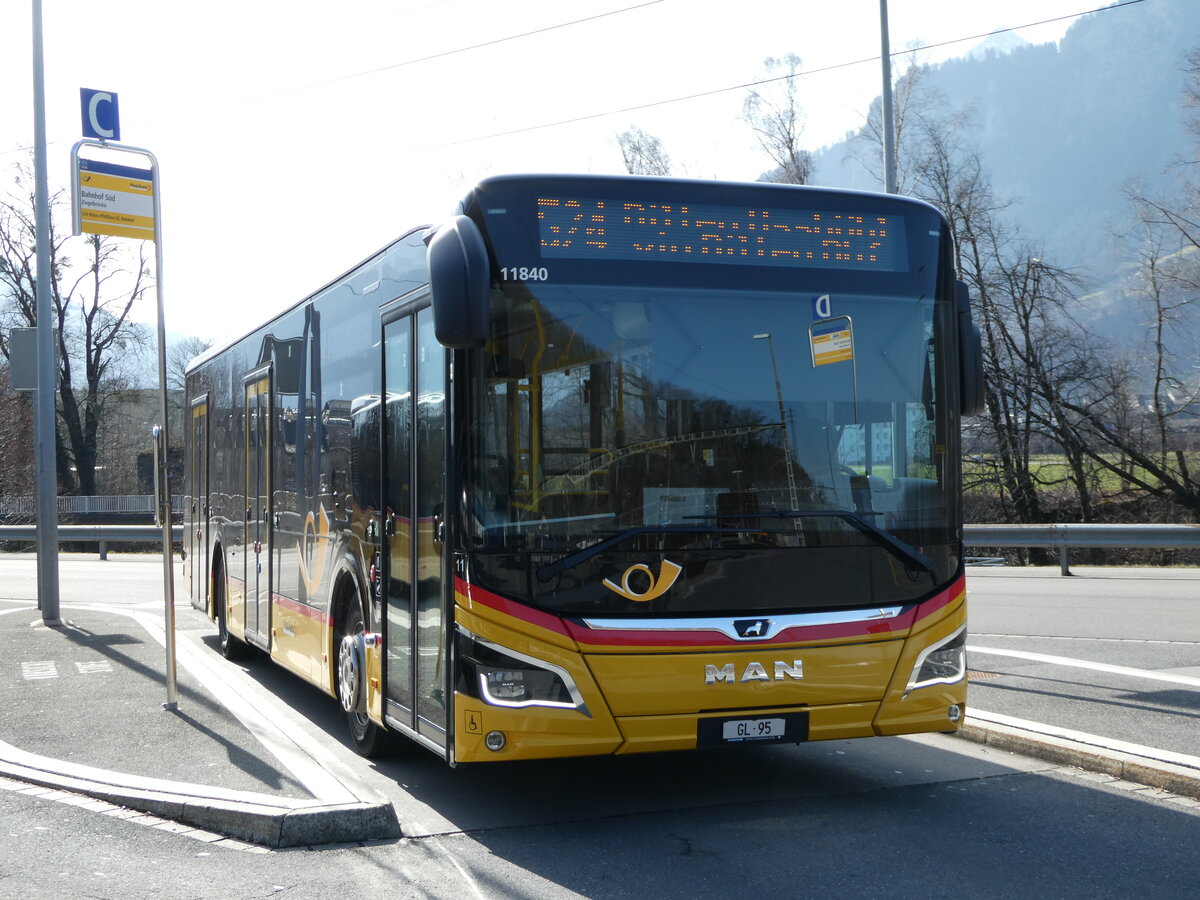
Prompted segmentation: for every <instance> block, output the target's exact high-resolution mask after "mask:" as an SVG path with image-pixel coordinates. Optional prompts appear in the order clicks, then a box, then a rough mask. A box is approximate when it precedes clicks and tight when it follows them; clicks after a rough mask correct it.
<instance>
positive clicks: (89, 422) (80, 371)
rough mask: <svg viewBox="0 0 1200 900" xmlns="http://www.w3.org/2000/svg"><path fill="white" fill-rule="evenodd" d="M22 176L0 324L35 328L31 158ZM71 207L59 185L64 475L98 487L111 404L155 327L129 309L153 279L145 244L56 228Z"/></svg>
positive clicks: (11, 219)
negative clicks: (75, 255) (133, 247)
mask: <svg viewBox="0 0 1200 900" xmlns="http://www.w3.org/2000/svg"><path fill="white" fill-rule="evenodd" d="M14 173H15V177H14V179H13V185H14V187H13V188H10V189H9V190H8V192H7V193H6V194H5V195H4V196H3V197H0V325H2V326H7V327H12V326H14V325H19V326H27V327H28V326H34V325H36V324H37V308H36V302H35V285H36V269H37V236H36V228H35V224H34V214H33V209H34V197H33V178H32V177H31V174H30V171H29V166H28V165H27V164H18V165H16V166H14ZM64 205H65V200H64V197H63V193H62V192H61V191H59V192H57V193H55V194H54V195H53V196H52V197H51V199H50V212H51V216H50V234H49V236H48V243H49V250H50V265H51V279H50V282H51V284H50V290H51V305H52V308H53V313H54V322H53V326H54V327H55V328H56V329H57V330H58V354H59V358H58V372H57V374H58V394H59V396H58V422H59V426H60V427H61V430H56V431H57V434H58V440H57V441H56V444H57V448H56V456H57V460H58V477H59V482H60V484H61V486H62V488H63V490H64V491H66V492H68V493H71V492H75V491H78V492H79V493H82V494H93V493H95V492H96V465H97V457H96V452H97V434H98V431H99V428H100V421H101V418H102V417H103V415H104V410H105V404H106V401H107V399H108V397H109V395H110V393H111V391H112V390H113V389H114V388H123V387H126V386H127V385H128V382H129V380H130V378H131V377H132V375H133V371H134V367H135V364H136V362H137V359H138V357H139V355H140V353H141V351H142V349H143V348H144V347H145V345H146V343H147V339H148V330H147V329H145V328H144V327H142V326H140V325H137V324H136V323H134V322H132V321H130V318H129V316H130V313H131V311H132V309H133V307H134V304H135V303H136V302H137V301H138V299H139V298H140V297H141V296H142V294H143V293H144V292H145V291H146V290H147V289H148V287H149V285H150V281H149V271H148V268H147V262H146V258H145V251H144V249H143V245H141V244H139V245H138V250H137V251H136V253H134V254H129V253H128V252H127V251H125V250H124V249H122V248H120V247H119V246H118V244H117V242H116V241H114V240H112V239H110V238H106V237H102V236H100V235H85V236H84V237H83V238H81V239H78V240H76V239H73V238H71V237H69V236H64V235H63V234H62V233H61V232H60V231H59V230H58V229H57V228H56V226H55V219H56V218H58V217H60V216H61V214H62V208H63V206H64ZM68 242H73V243H74V245H75V246H77V247H78V248H79V249H80V250H81V251H82V252H81V257H82V258H81V259H80V260H79V261H78V263H76V261H75V260H73V259H72V258H71V257H70V256H69V255H68V254H67V249H68ZM130 260H131V261H130ZM5 353H6V354H7V348H5Z"/></svg>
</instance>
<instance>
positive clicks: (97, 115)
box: [79, 88, 121, 141]
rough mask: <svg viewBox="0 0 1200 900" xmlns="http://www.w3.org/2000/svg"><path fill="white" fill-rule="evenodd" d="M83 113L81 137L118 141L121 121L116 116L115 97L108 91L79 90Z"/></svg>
mask: <svg viewBox="0 0 1200 900" xmlns="http://www.w3.org/2000/svg"><path fill="white" fill-rule="evenodd" d="M79 103H80V106H81V107H82V112H83V136H84V137H85V138H93V139H95V140H98V141H119V140H120V139H121V120H120V117H119V116H118V114H117V95H116V94H114V93H111V92H110V91H93V90H90V89H88V88H80V89H79Z"/></svg>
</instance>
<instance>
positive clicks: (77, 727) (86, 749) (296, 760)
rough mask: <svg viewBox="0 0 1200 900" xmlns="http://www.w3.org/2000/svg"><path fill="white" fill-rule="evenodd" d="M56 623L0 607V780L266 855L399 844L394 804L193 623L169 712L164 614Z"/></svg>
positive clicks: (90, 615) (88, 615) (183, 618)
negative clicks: (133, 813)
mask: <svg viewBox="0 0 1200 900" xmlns="http://www.w3.org/2000/svg"><path fill="white" fill-rule="evenodd" d="M0 591H3V588H2V587H0ZM61 616H62V625H61V626H57V627H46V626H45V625H43V624H42V619H41V613H40V612H39V611H38V610H37V609H36V608H35V605H34V604H31V603H29V602H28V601H20V600H0V660H3V666H0V776H7V777H10V778H13V779H17V780H19V781H23V782H31V783H34V784H39V785H44V786H46V787H50V788H57V789H61V790H66V791H72V792H77V793H82V794H87V795H89V796H92V797H97V798H99V799H102V800H105V801H107V802H109V803H113V804H117V805H119V806H123V807H128V808H131V809H137V810H142V811H144V812H148V813H151V814H153V815H157V816H162V817H165V818H169V819H173V820H175V821H177V822H183V823H186V824H188V825H192V826H194V827H196V828H198V829H204V830H210V831H215V832H219V833H221V834H224V835H229V836H231V837H234V838H239V839H242V840H247V841H251V842H253V843H256V844H263V845H268V846H295V845H305V844H324V843H333V842H339V841H353V840H366V839H375V838H387V837H398V836H399V835H400V828H399V825H398V823H397V821H396V815H395V811H394V809H393V808H392V805H391V804H390V803H389V802H387V801H385V800H383V799H382V798H379V797H375V796H371V795H369V793H368V792H365V791H364V790H363V789H362V788H361V787H358V786H356V785H355V784H354V782H353V779H352V778H349V777H347V776H346V775H345V773H344V772H340V771H339V770H338V766H337V764H336V762H335V761H333V760H332V759H330V758H328V756H327V754H322V752H321V751H320V749H319V748H318V747H316V745H315V744H313V742H312V741H310V740H307V739H306V737H305V735H304V734H303V733H302V729H299V728H298V727H297V726H296V725H295V723H294V722H292V721H291V720H290V719H289V718H288V716H287V715H286V714H285V712H286V711H285V710H284V709H283V708H282V706H281V704H280V703H279V702H278V701H277V700H275V699H274V698H272V697H270V695H268V694H266V693H265V692H264V691H262V690H261V689H260V688H258V686H257V685H255V684H254V683H253V681H252V680H251V679H249V678H246V677H244V676H243V677H239V676H242V673H241V671H240V670H239V669H238V668H237V667H234V666H231V665H229V664H227V663H224V662H223V661H221V660H220V657H219V655H218V654H217V653H216V651H215V650H214V649H213V647H212V646H211V645H212V643H213V642H214V641H215V634H214V632H213V627H212V625H211V623H209V622H208V620H207V619H206V618H205V617H204V616H203V615H202V614H200V613H199V612H197V611H195V610H193V609H191V608H190V607H187V606H184V605H181V604H177V612H176V633H177V644H176V647H177V658H178V666H177V683H178V690H179V704H178V708H177V709H174V710H167V709H165V708H164V704H165V702H166V700H167V688H166V679H165V675H164V671H165V650H164V645H163V640H164V635H163V626H162V613H161V606H160V607H159V610H158V613H157V615H155V614H154V613H152V612H150V611H149V610H147V609H146V608H145V604H141V605H139V606H129V607H121V606H110V607H100V606H96V605H89V606H86V607H84V606H72V604H71V603H70V601H69V600H68V599H67V598H66V597H64V598H63V600H62V603H61ZM14 744H19V746H15V745H14Z"/></svg>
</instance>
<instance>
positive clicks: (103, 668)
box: [75, 659, 113, 675]
mask: <svg viewBox="0 0 1200 900" xmlns="http://www.w3.org/2000/svg"><path fill="white" fill-rule="evenodd" d="M112 670H113V667H112V663H110V662H109V661H108V660H107V659H101V660H96V661H94V662H77V663H75V671H76V672H78V673H79V674H80V675H97V674H100V673H102V672H111V671H112Z"/></svg>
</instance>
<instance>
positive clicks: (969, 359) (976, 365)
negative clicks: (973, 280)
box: [954, 281, 984, 416]
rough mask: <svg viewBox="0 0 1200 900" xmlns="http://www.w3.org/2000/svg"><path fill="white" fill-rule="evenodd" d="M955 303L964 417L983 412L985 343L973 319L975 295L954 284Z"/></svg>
mask: <svg viewBox="0 0 1200 900" xmlns="http://www.w3.org/2000/svg"><path fill="white" fill-rule="evenodd" d="M954 301H955V306H956V308H957V312H958V380H959V398H960V402H959V406H960V408H961V411H962V414H963V415H964V416H977V415H979V414H980V413H981V412H983V402H984V378H983V340H982V338H981V336H980V334H979V326H978V325H976V324H975V321H974V320H973V319H972V318H971V294H970V292H969V291H968V290H967V286H966V284H965V283H963V282H961V281H956V282H954Z"/></svg>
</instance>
